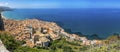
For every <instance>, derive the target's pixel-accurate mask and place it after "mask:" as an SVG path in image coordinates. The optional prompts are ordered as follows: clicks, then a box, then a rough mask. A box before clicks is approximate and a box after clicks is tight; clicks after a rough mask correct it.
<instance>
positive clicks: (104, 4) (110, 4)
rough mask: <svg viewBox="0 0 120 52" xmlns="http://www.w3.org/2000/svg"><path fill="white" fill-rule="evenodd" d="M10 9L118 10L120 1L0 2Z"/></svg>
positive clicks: (38, 0) (9, 0)
mask: <svg viewBox="0 0 120 52" xmlns="http://www.w3.org/2000/svg"><path fill="white" fill-rule="evenodd" d="M0 6H9V7H12V8H120V0H0Z"/></svg>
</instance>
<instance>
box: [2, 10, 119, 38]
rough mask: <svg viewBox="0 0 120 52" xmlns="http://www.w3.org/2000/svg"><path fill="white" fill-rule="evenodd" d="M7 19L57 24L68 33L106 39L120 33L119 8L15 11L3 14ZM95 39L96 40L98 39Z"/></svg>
mask: <svg viewBox="0 0 120 52" xmlns="http://www.w3.org/2000/svg"><path fill="white" fill-rule="evenodd" d="M2 15H3V16H5V17H6V18H7V19H14V20H25V19H38V20H44V21H49V22H55V23H57V24H58V25H59V26H60V27H62V28H63V29H65V31H66V32H68V33H75V34H78V35H80V36H87V37H88V38H89V39H90V38H92V36H96V37H98V38H100V39H106V38H107V37H109V36H111V35H113V34H119V33H120V9H119V8H77V9H76V8H72V9H71V8H67V9H66V8H54V9H43V8H42V9H14V10H12V11H5V12H3V13H2ZM96 37H95V38H96Z"/></svg>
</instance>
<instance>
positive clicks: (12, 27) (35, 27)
mask: <svg viewBox="0 0 120 52" xmlns="http://www.w3.org/2000/svg"><path fill="white" fill-rule="evenodd" d="M3 22H4V28H5V31H7V32H10V33H11V34H12V35H14V36H15V39H17V40H24V41H26V44H25V45H23V46H30V47H34V46H38V45H39V46H49V43H50V41H54V40H58V39H60V38H61V37H65V38H66V40H68V41H82V45H90V44H100V43H101V41H100V40H88V39H87V38H86V37H80V36H78V35H76V34H69V33H66V32H65V31H64V29H62V28H61V27H60V26H58V25H57V24H56V23H54V22H46V21H41V20H37V19H28V20H10V19H6V20H3Z"/></svg>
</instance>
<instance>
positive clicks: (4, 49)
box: [0, 40, 9, 52]
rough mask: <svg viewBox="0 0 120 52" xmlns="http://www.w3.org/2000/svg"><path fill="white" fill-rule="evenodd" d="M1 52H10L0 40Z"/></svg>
mask: <svg viewBox="0 0 120 52" xmlns="http://www.w3.org/2000/svg"><path fill="white" fill-rule="evenodd" d="M0 52H9V51H8V50H7V49H6V48H5V46H4V44H3V43H2V41H1V40H0Z"/></svg>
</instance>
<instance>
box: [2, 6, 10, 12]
mask: <svg viewBox="0 0 120 52" xmlns="http://www.w3.org/2000/svg"><path fill="white" fill-rule="evenodd" d="M10 10H12V9H11V8H10V7H4V6H0V11H10Z"/></svg>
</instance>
